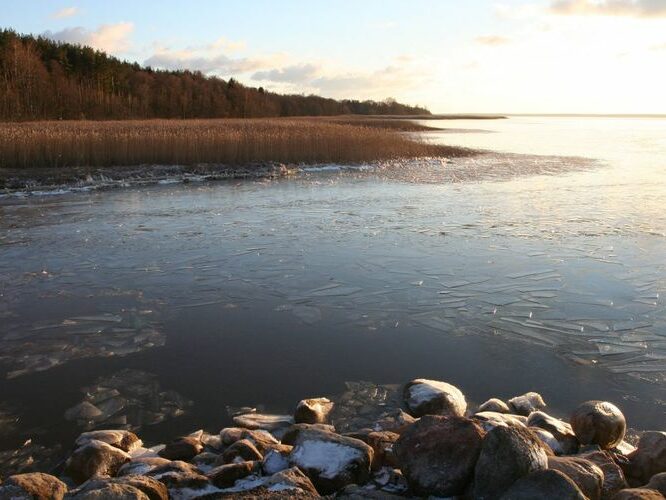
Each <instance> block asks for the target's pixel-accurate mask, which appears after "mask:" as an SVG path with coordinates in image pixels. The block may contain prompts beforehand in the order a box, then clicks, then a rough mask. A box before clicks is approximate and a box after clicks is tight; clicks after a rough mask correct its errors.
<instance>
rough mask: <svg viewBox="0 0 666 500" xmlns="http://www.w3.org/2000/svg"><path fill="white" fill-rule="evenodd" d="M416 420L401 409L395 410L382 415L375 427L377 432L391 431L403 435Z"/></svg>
mask: <svg viewBox="0 0 666 500" xmlns="http://www.w3.org/2000/svg"><path fill="white" fill-rule="evenodd" d="M414 422H416V419H415V418H414V417H412V416H411V415H410V414H409V413H407V412H405V411H403V410H401V409H400V408H393V409H391V410H389V411H386V412H384V413H382V414H381V415H380V416H379V417H378V419H377V421H376V422H375V425H374V430H376V431H389V432H395V433H397V434H402V431H404V430H405V429H406V428H407V427H409V426H410V425H411V424H413V423H414Z"/></svg>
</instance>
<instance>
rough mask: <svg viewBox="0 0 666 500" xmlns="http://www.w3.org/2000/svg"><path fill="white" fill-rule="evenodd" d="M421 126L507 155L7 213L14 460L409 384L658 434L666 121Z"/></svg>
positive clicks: (1, 303)
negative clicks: (578, 410) (583, 414)
mask: <svg viewBox="0 0 666 500" xmlns="http://www.w3.org/2000/svg"><path fill="white" fill-rule="evenodd" d="M424 123H426V124H427V125H429V126H433V125H434V126H438V127H442V128H444V129H448V130H443V131H442V132H428V133H425V135H424V137H426V140H429V141H440V142H443V143H446V144H452V145H461V146H467V147H472V148H482V149H485V150H489V151H493V153H487V154H484V155H481V156H480V157H475V158H465V159H459V160H454V161H452V162H451V163H446V162H441V161H439V160H427V161H421V162H411V163H410V162H402V163H401V164H399V165H381V166H379V167H376V168H373V167H367V168H339V166H331V165H327V166H322V167H319V168H313V169H305V171H303V172H302V173H300V174H298V175H295V176H292V177H288V178H283V179H279V180H274V181H232V182H216V183H189V184H175V183H174V184H163V185H156V186H148V187H146V186H144V187H129V188H127V189H118V190H108V191H90V192H83V193H72V194H63V195H58V196H25V197H16V196H8V197H5V198H2V199H0V422H2V430H0V449H10V448H12V447H16V446H19V445H21V444H22V443H23V442H24V441H25V440H26V439H29V438H32V439H33V441H34V442H40V443H43V444H46V445H48V444H50V443H57V442H62V443H69V442H72V439H73V437H74V436H76V435H77V434H78V433H79V432H81V430H83V429H85V428H89V427H91V425H90V424H86V423H85V422H83V420H85V419H83V420H82V418H81V411H90V412H92V413H90V414H89V415H88V416H89V418H90V419H92V420H94V422H95V425H96V426H97V427H125V428H132V429H135V430H137V431H138V432H139V433H140V435H141V436H142V437H143V438H144V440H147V441H149V442H160V440H165V439H170V438H172V437H174V436H175V435H177V434H181V433H188V432H191V431H193V430H195V429H197V428H205V429H207V430H210V431H212V432H216V431H218V430H219V429H220V428H222V427H224V426H225V425H228V424H229V423H230V421H231V417H230V415H232V414H233V413H234V412H235V411H236V409H237V408H239V407H245V406H250V407H256V408H259V409H260V410H263V411H267V412H276V413H291V412H292V410H293V408H294V406H295V404H296V403H297V402H298V401H299V400H300V399H302V398H304V397H314V396H330V397H336V395H340V394H342V393H344V392H345V391H347V392H348V391H349V390H350V388H352V389H353V388H354V387H357V388H358V387H362V388H363V390H369V391H370V392H371V393H372V394H376V387H377V385H379V386H384V385H388V386H391V385H393V384H402V383H404V382H406V381H408V380H410V379H411V378H415V377H426V378H433V379H439V380H445V381H448V382H451V383H453V384H455V385H457V386H458V387H460V388H461V390H462V391H463V392H464V393H465V394H466V396H467V398H468V400H469V401H471V402H472V403H481V402H483V401H485V400H486V399H488V398H490V397H500V398H508V397H511V396H515V395H518V394H521V393H523V392H526V391H529V390H535V391H538V392H540V393H541V394H542V395H543V396H544V398H545V400H546V402H547V403H548V404H549V407H550V411H551V412H552V413H553V414H555V415H560V416H566V415H567V414H568V413H569V412H570V411H571V410H572V409H573V408H574V407H575V406H576V405H577V404H578V403H579V402H581V401H583V400H587V399H608V400H610V401H613V402H615V403H616V404H617V405H618V406H620V407H621V408H622V409H623V411H624V412H625V414H626V415H627V418H628V421H629V425H630V426H631V427H635V428H638V429H646V428H654V427H658V426H660V425H663V422H664V421H665V418H666V385H665V382H666V303H665V302H664V294H665V293H666V258H665V257H666V211H665V210H664V208H663V203H664V198H665V195H666V119H663V118H610V117H609V118H603V117H539V116H512V117H510V118H509V119H507V120H474V121H471V120H455V121H427V122H424ZM534 172H536V174H534V175H533V173H534ZM361 381H364V382H366V383H365V384H361V385H358V384H354V383H355V382H361ZM346 383H347V384H346ZM373 387H375V389H373ZM373 391H374V392H373ZM360 392H363V391H360ZM366 392H367V391H366ZM83 401H86V402H89V403H90V404H91V405H92V404H94V405H95V406H94V408H96V409H97V410H90V408H89V407H88V409H87V410H86V408H82V407H81V406H78V407H77V405H79V404H80V403H81V402H83ZM86 418H88V417H86Z"/></svg>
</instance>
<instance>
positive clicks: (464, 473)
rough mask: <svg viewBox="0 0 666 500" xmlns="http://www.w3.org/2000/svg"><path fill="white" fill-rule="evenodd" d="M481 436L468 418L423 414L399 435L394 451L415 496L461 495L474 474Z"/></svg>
mask: <svg viewBox="0 0 666 500" xmlns="http://www.w3.org/2000/svg"><path fill="white" fill-rule="evenodd" d="M483 436H484V431H483V429H482V428H481V426H480V425H479V424H477V423H476V422H474V421H472V420H470V419H468V418H465V417H455V416H451V417H442V416H436V415H426V416H425V417H421V419H420V420H419V421H418V422H416V423H414V424H413V425H411V426H410V427H409V428H408V429H407V430H405V431H404V432H403V433H402V434H401V436H400V439H398V441H397V442H396V444H395V454H396V458H397V460H398V463H399V464H400V469H401V470H402V473H403V474H404V476H405V479H407V483H408V484H409V486H410V488H411V489H412V490H413V491H414V493H416V494H417V495H436V496H454V495H462V494H463V493H464V491H465V488H466V487H467V486H468V484H469V483H470V481H471V479H472V477H473V476H474V466H475V464H476V461H477V459H478V457H479V453H480V452H481V446H482V441H483Z"/></svg>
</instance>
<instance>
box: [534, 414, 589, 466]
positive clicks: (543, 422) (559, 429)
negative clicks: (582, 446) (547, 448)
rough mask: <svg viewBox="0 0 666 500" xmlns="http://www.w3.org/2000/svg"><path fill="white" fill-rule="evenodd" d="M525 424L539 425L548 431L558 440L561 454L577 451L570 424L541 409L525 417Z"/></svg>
mask: <svg viewBox="0 0 666 500" xmlns="http://www.w3.org/2000/svg"><path fill="white" fill-rule="evenodd" d="M527 425H528V426H530V427H540V428H541V429H544V430H546V431H548V432H550V433H551V434H552V435H553V437H554V438H555V439H556V440H557V441H558V443H559V447H560V450H561V454H563V455H571V454H573V453H577V452H578V447H579V443H578V438H577V437H576V434H574V431H573V429H572V427H571V425H570V424H568V423H567V422H563V421H562V420H559V419H556V418H554V417H551V416H550V415H548V414H547V413H544V412H542V411H535V412H532V413H531V414H530V416H529V417H528V418H527ZM553 451H555V450H553Z"/></svg>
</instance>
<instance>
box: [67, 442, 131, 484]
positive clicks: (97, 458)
mask: <svg viewBox="0 0 666 500" xmlns="http://www.w3.org/2000/svg"><path fill="white" fill-rule="evenodd" d="M130 460H131V457H130V455H129V454H128V453H126V452H124V451H122V450H121V449H119V448H115V447H113V446H111V445H110V444H107V443H104V442H102V441H95V440H91V441H88V442H87V443H86V444H84V445H83V446H81V447H79V448H77V449H76V450H75V451H74V452H73V453H72V455H71V456H70V457H69V459H68V460H67V463H66V464H65V473H66V474H67V475H68V476H69V477H71V478H72V479H73V480H74V481H76V482H78V483H81V482H83V481H85V480H86V479H89V478H91V477H93V476H100V475H107V476H112V477H113V476H115V475H116V473H117V472H118V470H119V469H120V467H122V465H123V464H125V463H126V462H129V461H130Z"/></svg>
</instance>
